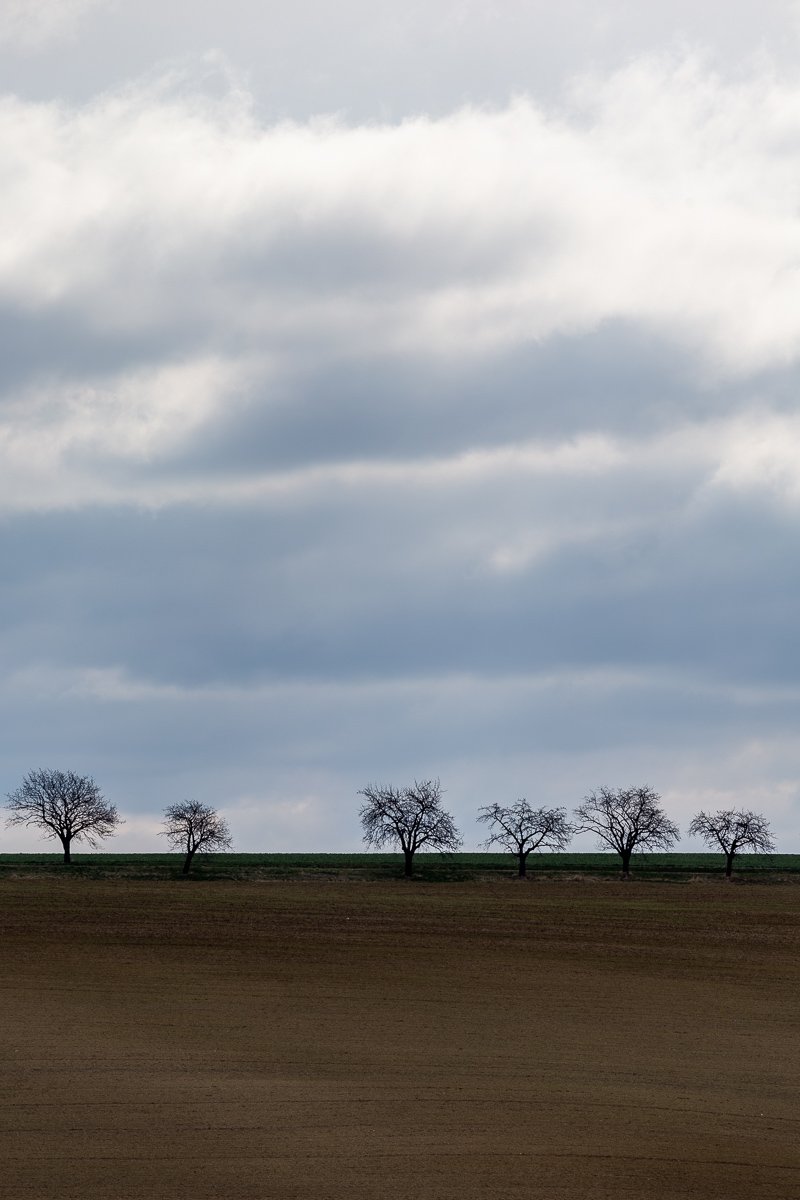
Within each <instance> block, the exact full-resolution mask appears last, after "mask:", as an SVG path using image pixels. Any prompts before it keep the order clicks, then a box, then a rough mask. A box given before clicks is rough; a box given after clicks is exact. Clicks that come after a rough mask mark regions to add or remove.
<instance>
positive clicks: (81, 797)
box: [6, 770, 775, 879]
mask: <svg viewBox="0 0 800 1200" xmlns="http://www.w3.org/2000/svg"><path fill="white" fill-rule="evenodd" d="M358 794H359V795H360V796H362V797H363V800H364V803H363V804H362V805H361V808H360V810H359V814H358V815H359V818H360V821H361V827H362V829H363V840H364V843H365V845H366V846H367V847H368V848H369V849H375V850H379V849H384V848H385V847H387V846H394V847H397V848H398V849H399V850H400V851H401V852H402V855H403V872H404V875H405V876H406V877H407V878H410V877H411V876H412V874H413V871H414V856H415V854H416V853H417V851H418V850H422V849H423V848H426V849H427V850H433V851H438V852H440V853H445V854H446V853H454V852H455V851H456V850H458V849H459V848H460V847H461V845H462V844H463V842H462V838H461V834H460V833H459V831H458V829H457V828H456V825H455V822H454V820H453V817H452V816H451V814H450V813H449V812H447V811H446V810H445V808H444V807H443V804H442V797H443V789H442V785H441V783H440V781H439V780H438V779H424V780H421V781H419V780H415V781H414V783H413V784H412V785H410V786H407V787H399V788H398V787H393V786H386V785H379V784H368V785H367V786H366V787H365V788H363V789H362V790H361V791H360V792H359V793H358ZM6 807H7V809H8V810H9V812H10V815H9V817H8V819H7V821H6V824H7V825H8V826H15V825H23V826H28V827H32V828H36V829H40V830H42V831H43V833H44V836H45V837H50V838H55V839H57V840H58V841H60V843H61V847H62V850H63V852H64V862H65V863H69V862H71V851H72V843H73V842H76V841H83V842H86V843H87V845H89V846H93V847H97V846H98V845H99V844H100V842H101V841H102V840H103V839H105V838H107V837H110V836H111V835H112V834H113V833H114V832H115V831H116V829H117V827H118V826H119V825H122V824H124V821H123V819H122V817H120V815H119V813H118V811H117V809H116V806H115V805H113V804H111V803H109V801H108V800H106V799H105V798H104V796H103V795H102V793H101V791H100V788H99V787H98V786H97V784H96V783H95V781H94V779H92V778H91V776H88V775H77V774H75V772H73V771H56V770H38V771H31V772H30V773H29V774H28V775H26V776H25V778H24V780H23V781H22V783H21V785H20V786H19V787H18V788H17V789H16V791H14V792H11V793H9V795H8V797H7V804H6ZM478 821H479V822H481V823H483V824H485V825H486V826H487V829H488V837H487V838H486V840H485V841H484V842H483V843H481V845H482V848H483V849H486V850H489V849H491V848H492V847H499V848H500V849H501V850H505V851H507V852H508V853H509V854H513V855H514V856H515V857H516V860H517V871H518V875H519V877H520V878H524V877H525V875H526V874H527V864H528V858H529V856H530V855H531V854H533V853H536V852H537V851H544V850H549V851H550V852H551V853H557V852H559V851H564V850H566V848H567V846H568V845H569V843H570V842H571V840H572V838H573V837H574V836H575V835H576V834H578V833H593V834H594V835H595V837H596V839H597V844H598V846H599V848H600V849H602V850H612V851H613V852H614V853H615V854H618V855H619V858H620V868H621V873H622V876H623V878H625V879H627V878H628V877H629V876H630V868H631V858H632V856H633V854H634V853H635V852H637V851H640V852H641V851H646V850H670V849H671V848H672V847H673V846H674V845H675V844H676V843H677V841H678V838H679V837H680V832H679V830H678V826H677V825H676V824H675V823H674V822H673V821H671V820H670V818H669V817H668V816H667V814H666V812H665V811H664V809H663V808H662V806H661V797H660V796H659V795H658V793H657V792H655V791H653V789H652V788H650V787H647V786H644V787H630V788H617V789H613V788H608V787H601V788H597V789H596V790H595V791H593V792H590V793H589V795H588V796H585V797H584V799H583V801H582V803H581V804H579V805H578V807H577V808H576V809H575V810H574V819H573V820H572V821H570V820H568V818H567V810H566V809H565V808H546V807H541V808H533V807H532V806H531V805H530V804H529V803H528V801H527V800H526V799H524V798H522V799H520V800H517V801H516V802H515V803H514V804H510V805H506V806H504V805H501V804H498V803H496V802H495V803H494V804H489V805H486V806H485V807H483V808H480V809H479V810H478ZM163 825H164V828H163V829H162V830H161V831H160V836H162V837H165V838H166V839H167V843H168V845H169V846H170V847H171V848H172V849H174V850H178V851H180V852H181V853H182V855H183V868H182V869H183V873H184V874H185V875H188V874H189V871H190V870H191V866H192V861H193V859H194V857H195V855H196V854H203V853H219V852H221V851H224V850H230V849H231V847H232V845H233V842H232V838H231V834H230V829H229V828H228V824H227V822H226V821H225V819H224V817H222V816H221V815H220V814H219V813H218V812H217V811H216V809H214V808H212V807H210V806H209V805H207V804H201V803H199V801H197V800H182V801H180V802H179V803H176V804H170V805H169V806H168V807H167V808H166V809H165V810H164V820H163ZM689 833H690V835H692V836H693V837H699V838H701V839H702V840H703V841H704V842H705V843H706V845H707V846H710V847H712V848H713V849H715V850H720V851H721V852H722V853H723V854H724V856H725V877H726V878H727V879H730V877H731V876H732V874H733V863H734V859H735V857H736V855H737V854H738V853H740V852H741V851H747V850H750V851H753V852H756V853H761V854H770V853H772V852H773V851H774V850H775V843H774V841H773V839H772V835H771V833H770V828H769V823H768V822H767V820H766V818H765V817H764V816H763V814H762V813H756V812H751V811H749V810H747V809H732V808H726V809H718V810H717V811H716V812H710V813H706V812H704V811H700V812H699V813H697V815H696V816H695V817H694V818H693V820H692V822H691V824H690V825H689Z"/></svg>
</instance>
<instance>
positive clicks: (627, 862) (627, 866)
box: [620, 850, 631, 879]
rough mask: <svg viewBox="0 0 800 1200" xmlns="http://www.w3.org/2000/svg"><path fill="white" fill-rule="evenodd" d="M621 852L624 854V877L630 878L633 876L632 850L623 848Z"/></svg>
mask: <svg viewBox="0 0 800 1200" xmlns="http://www.w3.org/2000/svg"><path fill="white" fill-rule="evenodd" d="M620 853H621V855H622V878H623V879H630V877H631V851H630V850H622V851H620Z"/></svg>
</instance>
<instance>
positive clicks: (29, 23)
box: [0, 0, 108, 49]
mask: <svg viewBox="0 0 800 1200" xmlns="http://www.w3.org/2000/svg"><path fill="white" fill-rule="evenodd" d="M107 4H108V0H3V2H2V4H0V46H2V45H3V44H10V45H12V46H16V47H20V48H23V49H33V48H38V47H40V46H42V45H43V44H44V43H47V42H50V41H53V40H58V39H61V38H64V37H69V36H70V35H71V34H73V33H74V31H75V29H76V28H77V27H78V25H79V24H80V22H81V20H82V19H83V17H84V16H86V14H88V13H89V12H91V11H92V9H96V8H99V7H103V6H105V5H107Z"/></svg>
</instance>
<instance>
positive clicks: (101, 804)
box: [6, 768, 123, 863]
mask: <svg viewBox="0 0 800 1200" xmlns="http://www.w3.org/2000/svg"><path fill="white" fill-rule="evenodd" d="M6 807H7V808H8V809H9V811H10V812H11V816H10V817H9V818H8V820H7V822H6V824H7V825H9V826H12V825H27V826H32V827H34V828H38V829H42V830H44V836H45V837H53V838H58V840H59V841H60V842H61V847H62V849H63V851H64V862H65V863H69V862H71V861H72V859H71V848H72V843H73V842H75V841H84V842H86V843H87V844H88V845H90V846H97V845H98V844H99V842H100V840H101V839H102V838H107V837H111V835H112V834H113V833H114V832H115V831H116V828H117V826H118V825H121V824H123V821H122V818H121V817H120V815H119V813H118V812H117V810H116V808H115V806H114V805H113V804H109V802H108V801H107V800H106V799H104V797H103V795H102V793H101V791H100V788H99V787H98V786H97V784H96V783H95V781H94V780H93V779H92V777H91V776H90V775H76V774H75V772H74V771H57V770H53V769H47V768H44V769H40V770H38V771H30V772H29V774H28V775H26V776H25V778H24V779H23V781H22V783H21V784H20V786H19V787H18V788H17V790H16V791H15V792H11V793H9V796H8V802H7V805H6Z"/></svg>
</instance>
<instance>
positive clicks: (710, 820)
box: [689, 808, 775, 879]
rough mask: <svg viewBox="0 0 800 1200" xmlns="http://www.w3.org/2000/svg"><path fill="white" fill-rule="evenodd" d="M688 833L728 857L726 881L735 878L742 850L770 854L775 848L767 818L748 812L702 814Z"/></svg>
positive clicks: (726, 809)
mask: <svg viewBox="0 0 800 1200" xmlns="http://www.w3.org/2000/svg"><path fill="white" fill-rule="evenodd" d="M689 833H690V834H691V835H692V837H701V838H702V839H703V841H704V842H705V843H706V845H707V846H719V848H720V849H721V850H722V853H723V854H724V855H725V878H726V879H730V878H731V876H732V875H733V860H734V858H735V857H736V855H737V854H738V853H739V851H740V850H752V851H753V853H755V854H771V853H772V851H773V850H774V849H775V843H774V841H773V840H772V835H771V834H770V831H769V823H768V822H767V820H766V818H765V817H764V816H763V815H762V814H761V813H754V812H749V811H748V810H746V809H734V808H723V809H720V810H719V812H715V813H704V812H699V813H698V814H697V816H696V817H695V818H694V820H693V821H692V823H691V825H690V826H689Z"/></svg>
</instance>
